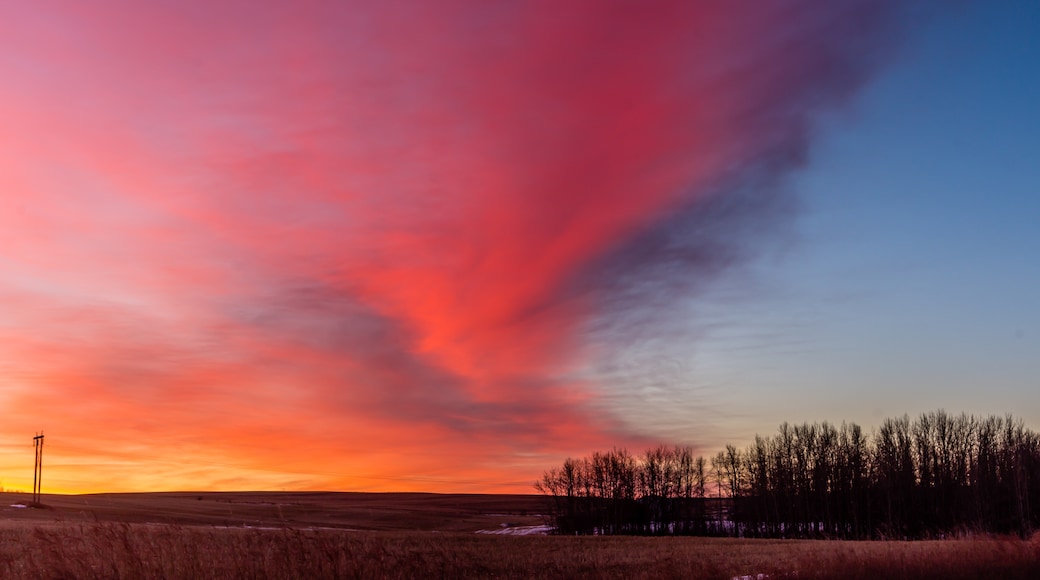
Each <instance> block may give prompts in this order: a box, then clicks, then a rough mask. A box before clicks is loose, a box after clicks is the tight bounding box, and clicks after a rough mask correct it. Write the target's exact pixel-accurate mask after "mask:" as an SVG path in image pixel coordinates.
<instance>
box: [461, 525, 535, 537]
mask: <svg viewBox="0 0 1040 580" xmlns="http://www.w3.org/2000/svg"><path fill="white" fill-rule="evenodd" d="M550 529H551V528H550V527H549V526H507V527H504V528H499V529H497V530H477V532H476V533H478V534H494V535H496V536H544V535H547V534H548V533H549V530H550Z"/></svg>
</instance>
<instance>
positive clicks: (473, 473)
mask: <svg viewBox="0 0 1040 580" xmlns="http://www.w3.org/2000/svg"><path fill="white" fill-rule="evenodd" d="M466 4H467V3H452V2H443V3H436V4H434V3H423V4H420V5H418V6H415V5H406V4H400V5H398V4H393V3H389V4H386V3H384V4H380V5H379V7H378V8H373V7H356V6H347V5H342V4H341V3H311V4H307V5H306V6H294V7H292V9H289V8H287V7H281V6H279V5H278V3H262V2H249V3H239V4H230V5H224V7H222V8H220V9H217V8H213V7H212V6H209V5H203V4H199V5H198V6H192V5H187V4H184V3H180V4H171V5H157V4H147V5H146V4H140V3H134V2H125V3H124V2H109V3H105V4H104V5H103V6H99V5H91V6H89V7H85V6H80V5H79V4H77V3H62V2H57V3H45V4H44V5H39V6H38V5H33V7H31V8H29V7H16V8H10V7H8V8H5V9H3V11H2V12H3V14H0V38H4V39H5V40H3V41H2V43H3V46H2V47H0V48H2V49H3V50H2V52H3V54H5V55H6V56H5V57H2V58H0V72H3V74H4V76H5V79H8V81H7V82H8V86H9V87H10V89H9V90H6V91H4V92H3V93H0V127H4V130H3V131H4V134H5V137H6V138H4V139H0V157H2V158H3V159H5V160H6V163H4V164H3V166H0V209H2V211H0V242H2V243H3V244H4V247H5V253H4V255H3V257H2V258H0V294H3V295H4V296H5V302H4V304H5V306H4V308H5V309H6V312H5V313H4V315H3V317H2V318H0V339H2V340H3V341H4V343H5V344H8V345H11V346H10V347H9V349H8V350H7V352H8V355H7V360H6V361H3V362H4V364H5V365H6V366H5V367H4V368H6V369H7V371H6V372H5V378H4V379H3V380H4V384H3V388H4V389H5V391H6V393H7V394H6V398H7V403H8V404H9V405H13V407H9V408H13V409H18V411H17V412H16V413H14V415H15V416H14V417H12V418H10V419H5V421H4V423H3V426H2V427H0V429H2V431H0V433H2V436H3V437H4V438H5V439H7V440H12V441H13V440H20V439H18V438H20V437H23V436H24V435H26V433H28V431H33V430H35V429H38V428H40V427H44V428H46V429H47V430H48V433H52V434H53V437H54V441H55V443H54V445H55V446H56V447H55V448H56V449H57V451H55V453H58V454H59V457H61V458H63V459H64V460H66V463H68V465H69V466H67V468H66V469H65V471H64V472H62V475H61V476H59V477H58V478H56V481H55V483H54V485H56V486H59V487H63V488H64V489H68V490H93V489H101V488H114V487H115V488H117V487H135V488H138V487H152V486H154V487H163V488H169V487H200V486H201V487H221V486H223V485H234V486H240V487H252V485H251V484H250V483H249V482H250V481H254V482H256V485H257V486H261V487H262V486H269V487H279V486H289V487H323V486H335V487H343V488H374V489H375V488H378V489H403V488H408V489H437V490H447V489H454V488H459V487H465V488H466V489H484V490H505V489H508V490H513V491H528V489H527V484H526V483H523V484H518V483H516V482H526V481H528V480H532V479H533V478H535V477H537V475H538V473H539V472H540V470H541V468H542V464H541V463H539V462H542V461H546V462H547V463H552V460H555V458H556V457H558V456H559V455H563V454H567V453H572V452H575V453H579V452H585V451H587V450H588V449H590V448H592V447H594V446H610V445H614V444H633V445H640V444H643V443H646V442H647V441H648V438H647V437H645V436H644V435H642V434H641V433H637V432H632V431H631V430H630V429H628V428H625V427H623V422H622V421H621V420H620V418H619V417H618V416H617V411H616V410H615V411H613V412H608V407H607V405H605V404H604V403H603V401H602V400H601V398H600V395H599V390H598V386H597V385H596V384H593V383H589V382H588V381H586V380H581V379H578V378H575V376H576V375H575V371H576V370H578V369H580V368H581V367H582V366H583V365H585V364H587V363H588V362H589V361H590V357H592V356H593V355H594V353H591V352H590V351H589V349H588V348H587V346H588V345H587V344H586V343H585V342H584V339H583V337H584V334H583V329H584V328H586V326H587V325H588V323H589V322H590V320H593V319H596V318H602V317H607V318H609V317H612V316H624V315H625V314H626V312H630V311H631V310H632V309H636V310H638V309H639V308H641V307H642V308H647V309H653V308H656V307H658V306H659V305H660V304H667V302H668V296H669V294H670V291H669V290H668V289H669V288H671V289H675V288H679V287H681V286H682V284H679V285H678V286H673V285H671V282H674V281H675V278H676V276H678V277H679V278H680V279H682V278H683V275H682V274H675V271H681V270H682V269H683V268H682V267H680V268H678V269H673V268H669V267H668V265H669V264H672V263H674V264H679V265H680V266H691V265H692V266H693V268H692V271H693V272H694V274H695V275H696V274H697V273H704V274H710V273H711V272H713V271H714V270H716V269H718V268H722V267H724V266H725V264H723V262H725V263H728V261H729V260H730V259H731V256H730V255H728V254H727V253H726V250H727V248H729V247H731V244H734V243H738V242H739V240H731V239H730V238H729V237H727V236H728V234H726V233H722V234H718V235H717V234H715V233H711V229H710V228H704V227H703V226H706V225H707V226H710V225H711V224H712V223H714V222H713V220H715V221H718V220H719V219H721V218H719V217H718V216H716V215H715V214H713V213H711V212H705V211H702V208H705V207H719V206H718V205H717V204H718V199H719V198H720V197H721V196H726V195H728V194H727V191H728V190H727V188H728V187H729V186H733V185H736V184H744V183H746V182H747V179H746V178H747V177H748V176H752V175H766V176H767V177H775V176H778V175H782V174H783V173H784V172H786V171H788V170H789V169H791V168H792V167H796V166H798V165H799V164H801V163H803V159H804V149H805V147H806V144H807V139H808V137H809V135H810V134H811V132H810V130H809V129H810V128H811V122H812V118H813V115H814V114H815V113H816V112H817V111H818V110H820V109H825V108H828V107H834V106H838V105H840V104H841V103H842V102H843V101H844V100H845V99H847V98H848V96H849V95H851V94H852V93H853V92H854V91H855V89H856V88H857V87H858V86H859V85H860V84H861V83H862V82H864V80H865V79H866V78H867V77H868V75H869V73H870V72H871V70H872V68H873V67H874V65H876V64H877V61H878V60H880V57H879V56H878V53H876V52H875V51H874V50H875V49H876V48H878V47H879V46H881V45H884V44H885V43H886V42H887V40H888V37H887V36H886V35H887V34H888V32H889V30H888V25H889V24H890V23H891V22H892V20H890V19H889V17H890V16H891V14H890V10H889V9H888V8H887V7H886V6H885V5H884V3H882V4H878V3H876V2H844V3H831V4H827V5H826V6H821V5H820V4H818V3H805V2H784V3H779V4H776V3H774V4H769V5H763V6H759V7H758V9H757V11H756V12H751V11H749V10H748V9H747V8H746V7H743V6H737V5H732V6H731V5H727V4H724V3H697V2H674V3H672V2H666V3H661V4H655V5H654V6H653V7H652V9H651V8H650V7H648V6H646V5H640V4H634V3H601V2H589V3H583V2H578V3H567V4H566V5H560V4H559V3H538V2H533V3H511V4H505V5H502V4H496V5H493V6H492V5H488V6H474V5H472V4H469V5H466ZM766 181H768V179H766ZM768 197H769V194H768V192H756V193H754V194H753V195H751V196H750V198H749V200H748V203H746V204H744V205H741V206H740V207H739V208H738V211H739V213H741V214H755V215H757V214H758V213H761V212H762V211H765V210H762V209H760V208H762V207H772V205H771V204H770V203H767V201H768ZM709 202H710V203H709ZM760 202H761V203H760ZM711 204H716V205H711ZM697 220H700V221H699V222H698V221H697ZM694 223H697V224H699V225H698V226H697V227H702V229H701V230H698V231H701V232H708V233H706V234H704V235H702V236H701V238H696V237H693V238H691V237H689V236H686V237H684V236H682V235H672V234H674V233H675V232H680V233H681V232H687V231H689V227H692V226H691V225H690V224H694ZM719 223H721V222H719ZM667 232H670V233H667ZM666 233H667V235H666ZM705 236H706V237H705ZM663 240H667V241H668V243H671V244H673V246H674V244H679V246H681V247H678V248H676V247H672V248H671V249H670V250H669V251H657V250H654V251H649V250H650V249H652V248H657V249H661V248H663V247H664V246H662V245H661V244H663V243H664V242H663ZM697 248H700V250H698V249H697ZM705 248H712V249H710V250H705ZM713 256H718V257H719V260H721V261H719V264H718V265H716V266H711V267H709V266H708V265H707V264H708V263H710V262H712V260H713V259H714V258H713ZM655 266H661V267H655ZM646 288H649V290H647V289H646ZM655 293H656V294H655ZM621 295H625V296H629V299H626V300H625V301H624V302H623V304H624V310H625V311H624V312H614V311H611V310H609V309H605V308H606V305H610V304H614V305H618V304H622V302H618V301H617V300H612V299H611V297H614V298H616V297H618V296H621ZM633 296H634V297H635V298H634V299H632V298H631V297H633ZM662 296H663V298H662ZM600 354H602V353H600ZM597 356H598V355H597ZM59 441H61V443H59ZM73 441H75V444H73V443H72V442H73ZM83 456H90V457H93V458H95V459H97V461H94V462H93V463H92V465H93V467H91V469H90V471H89V472H88V471H87V470H86V469H85V468H83V469H78V468H76V467H75V465H76V463H75V461H73V460H74V459H75V458H76V457H83ZM157 458H162V459H161V460H160V459H157ZM546 458H550V459H551V460H550V459H546ZM3 461H4V466H11V465H15V463H16V461H15V459H14V458H12V457H6V456H5V457H4V459H3ZM106 461H109V463H107V464H106V463H105V462H106ZM126 462H131V463H133V464H135V465H141V466H153V467H155V469H154V470H152V469H150V468H148V467H144V469H145V470H146V471H152V472H153V473H154V474H155V475H154V476H152V477H141V476H134V477H133V478H131V479H125V477H127V475H126V471H127V470H126V469H125V464H126ZM98 464H103V465H108V467H98ZM229 465H230V467H228V466H229ZM315 465H321V466H322V467H321V469H316V468H315V467H314V466H315ZM92 474H97V475H96V476H95V475H92ZM229 474H230V475H229ZM117 476H118V477H117ZM61 477H64V478H65V479H61ZM121 478H123V479H121ZM250 478H253V479H250ZM366 478H367V479H366ZM128 482H129V483H128ZM230 482H234V483H230ZM474 482H476V483H474ZM479 482H489V483H486V484H480V483H479Z"/></svg>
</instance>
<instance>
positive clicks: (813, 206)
mask: <svg viewBox="0 0 1040 580" xmlns="http://www.w3.org/2000/svg"><path fill="white" fill-rule="evenodd" d="M1038 31H1040V3H1036V2H1003V3H977V4H974V5H971V6H965V7H963V9H960V10H958V11H955V12H952V13H947V14H943V15H940V16H939V17H937V18H935V19H934V20H932V21H930V22H929V23H928V24H927V25H926V26H925V27H923V29H921V30H918V31H916V32H914V33H913V34H912V35H911V37H910V39H909V41H908V43H907V45H906V46H905V47H904V48H903V49H902V50H900V51H899V52H898V55H897V57H896V59H895V61H894V63H893V64H892V65H890V66H888V67H886V68H885V69H883V71H882V72H881V74H880V75H878V76H877V77H876V78H875V79H873V80H872V81H871V83H870V84H869V85H868V86H867V88H866V90H864V91H863V92H862V93H861V94H860V95H859V96H858V97H857V98H856V99H855V101H854V104H853V106H852V107H851V108H850V109H848V110H843V111H841V112H840V113H837V114H833V115H831V116H829V117H827V118H826V119H824V120H823V123H822V124H821V126H820V131H819V134H818V136H817V138H816V139H815V140H814V142H813V145H812V149H811V154H810V158H809V163H808V166H807V167H806V168H805V169H804V170H803V171H800V172H799V173H798V174H797V175H796V176H795V177H794V179H793V182H792V187H794V188H795V190H796V191H797V192H798V195H799V199H800V200H801V204H802V208H801V213H800V215H799V218H798V220H797V224H796V225H795V227H794V228H793V229H794V233H793V235H792V236H791V237H790V239H788V240H785V243H783V244H781V246H782V247H780V248H779V249H778V250H777V251H770V252H766V253H765V255H763V256H762V257H761V259H759V260H758V261H757V262H756V263H755V264H754V265H753V266H752V267H751V269H750V272H745V273H742V274H739V276H742V277H743V276H750V278H752V279H753V280H754V284H755V287H756V288H757V289H758V292H756V293H754V294H753V295H752V297H750V298H743V299H742V300H740V301H738V304H736V305H734V303H733V301H732V300H729V299H728V298H729V290H730V289H731V288H732V287H727V286H726V283H725V282H723V283H722V285H721V286H720V288H719V289H718V295H719V296H720V297H725V298H727V299H725V300H719V301H718V304H719V309H718V311H716V313H715V314H716V315H717V316H720V317H721V318H723V319H726V320H728V324H723V325H722V326H721V327H720V328H719V329H718V330H717V331H716V332H714V333H711V334H710V335H709V336H708V338H707V339H705V340H703V341H702V342H701V343H700V344H698V345H697V348H696V352H695V354H694V356H692V358H690V359H687V362H688V376H689V380H690V382H691V383H690V384H691V385H693V387H694V388H692V389H691V390H690V391H689V392H690V393H691V394H692V396H693V397H696V398H698V399H700V400H701V401H704V400H705V399H706V400H707V403H704V402H701V403H698V405H699V407H698V406H697V405H694V406H693V408H694V409H695V411H694V416H697V417H698V418H700V419H701V420H702V421H706V422H708V423H709V424H712V423H715V422H716V421H718V424H719V425H726V428H724V429H721V430H720V431H722V432H726V431H729V433H727V435H730V437H733V438H736V439H737V440H744V439H746V438H748V437H749V436H750V434H751V432H754V431H758V432H764V433H769V432H771V431H772V430H773V429H775V426H776V425H777V424H778V423H779V422H781V421H791V422H800V421H822V420H828V421H832V422H835V421H841V420H852V421H856V422H858V423H860V424H861V425H863V426H865V427H869V426H871V425H874V424H876V423H877V422H878V420H879V419H881V418H883V417H887V416H897V415H902V414H903V413H909V414H911V415H915V414H917V413H920V412H925V411H929V410H934V409H938V408H945V409H946V410H947V411H950V412H961V411H964V412H968V413H977V414H989V413H998V414H1003V413H1013V414H1015V415H1017V416H1020V417H1022V418H1024V419H1025V420H1026V423H1027V425H1031V426H1032V427H1034V428H1036V426H1037V425H1040V256H1038V252H1040V34H1038ZM746 280H747V278H742V281H741V284H744V283H745V282H746ZM677 356H679V357H682V356H683V355H682V354H678V355H677ZM697 408H700V409H701V410H700V411H697V410H696V409H697ZM716 414H721V415H722V416H728V417H730V418H731V419H732V420H733V422H732V423H729V420H727V419H723V420H718V419H714V418H713V416H714V415H716ZM680 430H681V429H677V430H676V431H677V432H678V431H680ZM722 438H723V439H724V438H725V436H722Z"/></svg>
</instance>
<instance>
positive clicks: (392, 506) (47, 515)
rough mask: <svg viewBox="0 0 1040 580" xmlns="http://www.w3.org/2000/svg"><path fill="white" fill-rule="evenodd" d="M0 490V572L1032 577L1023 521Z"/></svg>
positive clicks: (1038, 550) (487, 499)
mask: <svg viewBox="0 0 1040 580" xmlns="http://www.w3.org/2000/svg"><path fill="white" fill-rule="evenodd" d="M200 496H201V497H202V498H203V499H201V500H200V499H198V497H200ZM0 499H2V500H3V506H4V508H3V511H2V512H0V577H2V578H268V577H270V578H420V577H422V578H458V577H472V578H491V577H496V578H501V577H516V578H723V579H729V578H733V577H739V576H744V575H757V574H767V575H769V577H771V578H780V577H797V578H944V579H945V578H1038V577H1040V538H1036V537H1034V539H1032V540H1030V541H1021V540H1017V539H1007V538H1003V539H1000V538H997V539H990V538H981V539H974V540H951V541H944V542H837V541H835V542H824V541H796V540H741V539H712V538H646V537H553V536H525V537H516V536H504V535H488V534H476V533H473V532H474V531H476V530H478V529H490V528H492V527H498V528H500V529H501V524H503V523H504V524H516V525H532V524H531V522H535V521H539V517H538V516H536V515H532V513H536V512H532V510H535V509H538V507H539V505H540V498H538V497H536V496H462V495H429V494H295V493H231V494H206V493H203V494H106V495H90V496H45V498H44V500H45V504H46V505H48V506H50V509H30V508H11V507H8V506H10V505H11V504H17V503H18V502H19V501H23V500H25V499H27V498H26V497H25V496H20V495H16V494H2V495H0ZM279 507H281V517H280V518H275V517H274V516H273V515H271V514H277V513H278V508H279ZM221 518H224V519H223V520H222V519H221ZM246 526H249V527H246Z"/></svg>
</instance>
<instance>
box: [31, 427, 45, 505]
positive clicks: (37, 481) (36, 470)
mask: <svg viewBox="0 0 1040 580" xmlns="http://www.w3.org/2000/svg"><path fill="white" fill-rule="evenodd" d="M33 445H34V446H35V447H36V463H35V464H33V503H34V504H37V505H39V503H40V489H41V487H42V486H43V431H40V432H39V434H37V435H36V436H35V437H33Z"/></svg>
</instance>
